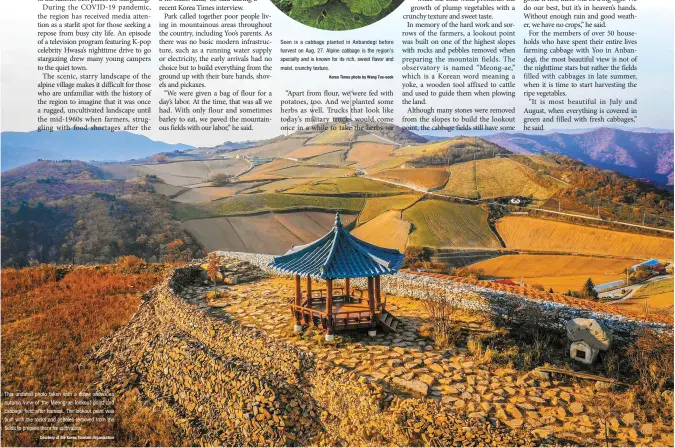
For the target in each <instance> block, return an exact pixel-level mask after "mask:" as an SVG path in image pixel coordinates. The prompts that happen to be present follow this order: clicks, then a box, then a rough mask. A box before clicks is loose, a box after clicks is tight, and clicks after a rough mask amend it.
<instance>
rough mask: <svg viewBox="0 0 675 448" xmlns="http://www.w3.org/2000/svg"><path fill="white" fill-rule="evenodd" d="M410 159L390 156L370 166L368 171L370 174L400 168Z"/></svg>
mask: <svg viewBox="0 0 675 448" xmlns="http://www.w3.org/2000/svg"><path fill="white" fill-rule="evenodd" d="M407 161H408V158H407V157H389V158H388V159H386V160H383V161H381V162H378V163H376V164H374V165H371V166H369V167H368V169H367V170H366V172H367V173H368V174H378V173H381V172H382V171H386V170H390V169H393V168H398V167H400V166H401V165H403V164H404V163H406V162H407Z"/></svg>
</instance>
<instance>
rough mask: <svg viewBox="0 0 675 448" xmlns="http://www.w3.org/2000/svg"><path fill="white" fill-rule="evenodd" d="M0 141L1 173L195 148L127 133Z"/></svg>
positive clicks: (22, 135) (19, 135) (11, 136)
mask: <svg viewBox="0 0 675 448" xmlns="http://www.w3.org/2000/svg"><path fill="white" fill-rule="evenodd" d="M1 138H2V171H6V170H8V169H11V168H15V167H17V166H21V165H25V164H26V163H30V162H35V161H36V160H38V159H44V160H62V159H70V160H83V161H87V162H88V161H92V160H98V161H124V160H129V159H137V158H142V157H147V156H150V155H153V154H157V153H159V152H172V151H176V150H179V151H182V150H186V149H192V148H193V146H190V145H184V144H180V143H179V144H169V143H164V142H160V141H155V140H151V139H149V138H148V137H145V136H143V135H139V134H132V133H130V132H124V131H119V132H109V131H57V132H38V131H31V132H3V133H2V134H1Z"/></svg>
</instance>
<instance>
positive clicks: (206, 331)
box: [89, 264, 320, 446]
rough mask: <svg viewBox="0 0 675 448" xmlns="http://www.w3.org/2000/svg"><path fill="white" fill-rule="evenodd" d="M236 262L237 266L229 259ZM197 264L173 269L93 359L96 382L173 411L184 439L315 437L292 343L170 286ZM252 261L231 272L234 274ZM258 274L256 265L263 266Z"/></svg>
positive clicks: (303, 360)
mask: <svg viewBox="0 0 675 448" xmlns="http://www.w3.org/2000/svg"><path fill="white" fill-rule="evenodd" d="M232 266H234V264H232ZM199 272H200V270H199V266H198V265H197V266H195V265H189V266H186V267H184V268H180V269H176V270H175V271H174V272H173V274H172V275H171V276H170V277H169V278H168V279H167V280H166V281H164V282H163V283H162V284H160V285H159V286H158V287H156V288H155V289H154V290H153V291H152V293H151V294H150V297H149V300H148V301H147V302H146V303H144V304H143V305H142V306H141V308H140V309H139V311H138V312H137V314H136V315H135V316H134V318H133V319H132V321H131V322H130V323H129V324H128V325H127V326H125V327H124V328H122V329H120V330H119V331H118V332H116V333H115V334H114V335H113V336H112V337H110V338H107V339H104V340H103V341H102V343H101V344H100V345H99V346H98V347H97V348H96V350H95V351H93V352H92V353H91V354H90V356H89V359H90V360H91V361H92V362H94V363H96V364H97V367H98V368H99V369H100V372H101V381H100V384H98V387H99V388H101V389H107V390H111V391H114V392H117V393H119V392H121V391H123V390H126V389H130V388H137V389H139V391H140V392H141V395H142V396H144V397H146V399H147V400H148V401H149V402H150V403H151V404H152V405H153V406H156V407H158V408H159V409H160V410H161V411H164V412H166V413H167V414H169V415H172V416H174V420H175V421H176V422H179V426H180V428H181V430H182V431H183V434H182V437H183V438H184V440H188V441H193V442H192V443H194V441H196V440H199V441H201V442H204V443H208V444H218V445H240V446H243V445H283V444H287V443H291V442H292V441H295V440H298V441H302V442H303V443H311V441H312V440H313V437H314V435H315V434H316V433H317V432H318V431H319V429H320V421H319V418H318V413H317V410H316V406H314V405H313V404H312V403H313V401H312V399H311V397H310V396H309V394H308V392H307V390H306V389H307V386H306V379H304V378H303V375H304V372H307V371H311V366H312V362H311V360H310V359H309V358H308V357H307V356H306V355H304V354H303V353H302V352H301V351H299V350H298V349H296V348H294V347H292V346H290V345H288V344H284V343H281V342H278V341H275V340H273V339H269V338H267V337H265V336H264V335H262V334H261V333H259V332H258V331H256V330H254V329H250V328H245V327H241V326H239V325H238V324H236V322H235V323H226V322H222V321H218V320H216V319H210V318H208V317H207V316H205V315H204V313H203V312H201V311H198V310H196V308H194V307H193V306H190V305H188V304H186V303H185V302H183V301H182V300H181V299H180V298H179V297H178V296H177V295H176V291H177V290H181V289H183V288H185V287H186V286H187V285H190V284H193V283H194V282H195V281H200V274H199ZM250 274H251V272H250V269H248V270H245V271H242V272H233V275H235V276H237V278H244V277H245V276H246V275H250ZM259 274H260V273H259Z"/></svg>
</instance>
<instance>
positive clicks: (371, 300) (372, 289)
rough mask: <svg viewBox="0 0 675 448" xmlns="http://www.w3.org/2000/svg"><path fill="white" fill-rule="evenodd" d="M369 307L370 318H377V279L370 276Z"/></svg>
mask: <svg viewBox="0 0 675 448" xmlns="http://www.w3.org/2000/svg"><path fill="white" fill-rule="evenodd" d="M368 309H369V310H370V318H371V319H374V318H375V279H374V278H373V277H368Z"/></svg>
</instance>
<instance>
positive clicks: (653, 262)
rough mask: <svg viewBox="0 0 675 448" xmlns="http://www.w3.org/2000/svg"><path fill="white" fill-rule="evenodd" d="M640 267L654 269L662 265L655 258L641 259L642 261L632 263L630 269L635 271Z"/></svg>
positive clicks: (658, 268)
mask: <svg viewBox="0 0 675 448" xmlns="http://www.w3.org/2000/svg"><path fill="white" fill-rule="evenodd" d="M640 268H646V269H654V270H656V271H658V270H663V269H664V268H663V266H662V265H661V262H660V261H659V260H657V259H656V258H652V259H651V260H647V261H643V262H642V263H638V264H636V265H633V266H631V268H630V269H631V271H637V270H638V269H640Z"/></svg>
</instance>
